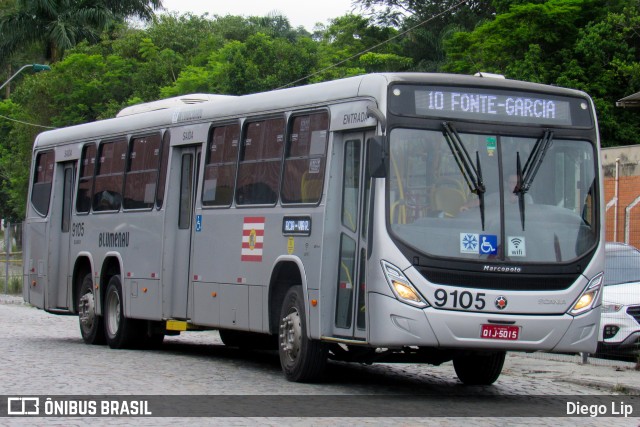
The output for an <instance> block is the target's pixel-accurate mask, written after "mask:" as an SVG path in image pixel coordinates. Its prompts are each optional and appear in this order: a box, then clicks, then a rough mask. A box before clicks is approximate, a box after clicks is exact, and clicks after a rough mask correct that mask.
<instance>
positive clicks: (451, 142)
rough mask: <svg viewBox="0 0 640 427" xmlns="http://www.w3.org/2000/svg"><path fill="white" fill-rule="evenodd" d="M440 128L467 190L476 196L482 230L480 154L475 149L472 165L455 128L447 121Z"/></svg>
mask: <svg viewBox="0 0 640 427" xmlns="http://www.w3.org/2000/svg"><path fill="white" fill-rule="evenodd" d="M442 128H443V129H444V132H443V135H444V139H445V140H446V141H447V145H448V146H449V150H451V154H453V158H454V159H455V161H456V164H457V165H458V169H460V173H462V176H463V177H464V180H465V181H466V183H467V186H468V187H469V190H470V191H471V192H472V193H474V194H476V195H477V196H478V199H479V206H480V220H481V222H482V229H483V230H484V193H485V191H486V188H485V186H484V181H483V180H482V168H481V167H480V155H479V154H478V152H477V151H476V164H475V166H474V164H473V161H472V160H471V156H469V152H468V151H467V149H466V148H465V147H464V144H463V143H462V140H461V139H460V135H459V134H458V131H456V128H455V127H453V125H452V124H451V123H449V122H442Z"/></svg>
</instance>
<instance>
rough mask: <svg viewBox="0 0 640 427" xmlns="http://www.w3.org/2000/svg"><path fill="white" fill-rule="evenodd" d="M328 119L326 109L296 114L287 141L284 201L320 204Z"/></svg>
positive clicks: (283, 183)
mask: <svg viewBox="0 0 640 427" xmlns="http://www.w3.org/2000/svg"><path fill="white" fill-rule="evenodd" d="M328 128H329V118H328V115H327V113H326V112H321V113H316V114H310V115H305V116H297V117H294V118H293V120H292V124H291V132H290V133H289V137H288V140H287V154H286V156H285V161H284V175H283V182H282V202H283V203H318V202H319V201H320V198H321V197H322V185H323V183H324V168H325V164H326V153H327V138H328V135H329V131H328Z"/></svg>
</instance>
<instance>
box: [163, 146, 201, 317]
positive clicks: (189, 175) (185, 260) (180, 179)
mask: <svg viewBox="0 0 640 427" xmlns="http://www.w3.org/2000/svg"><path fill="white" fill-rule="evenodd" d="M173 150H174V152H173V157H174V160H175V161H172V171H171V173H170V178H169V179H170V182H169V187H168V188H173V189H175V190H176V193H177V194H174V195H173V197H172V198H173V200H172V201H174V202H175V203H172V204H171V206H172V208H171V209H170V211H171V214H170V218H169V220H168V223H167V225H166V227H168V230H167V231H168V232H167V233H165V236H167V240H166V241H165V242H164V244H165V251H164V252H165V259H164V265H165V270H166V268H167V266H170V267H169V269H170V270H171V273H170V274H169V282H168V283H170V284H171V292H170V301H171V302H170V306H171V311H170V317H173V318H177V319H186V318H187V313H188V304H189V298H188V296H189V284H190V282H191V279H192V278H191V277H190V265H191V238H192V235H193V233H192V230H193V226H194V224H193V222H194V221H193V218H194V215H193V212H194V205H195V193H196V189H197V187H198V183H197V180H198V165H199V159H200V150H201V148H200V147H199V146H198V147H193V146H189V147H175V148H173ZM167 208H168V209H169V205H167ZM171 229H172V230H171ZM169 236H173V239H172V240H173V241H169V238H170V237H169Z"/></svg>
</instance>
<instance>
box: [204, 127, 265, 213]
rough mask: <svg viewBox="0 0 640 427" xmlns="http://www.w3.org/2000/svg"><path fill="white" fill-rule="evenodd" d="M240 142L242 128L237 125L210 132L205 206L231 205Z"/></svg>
mask: <svg viewBox="0 0 640 427" xmlns="http://www.w3.org/2000/svg"><path fill="white" fill-rule="evenodd" d="M239 140H240V126H239V125H237V124H234V125H229V126H221V127H217V128H215V129H213V130H212V131H211V132H210V136H209V144H208V146H207V163H206V165H205V168H204V185H203V187H202V204H203V205H205V206H229V205H231V201H232V200H233V184H234V180H235V178H236V160H237V157H238V143H239ZM252 148H253V147H252Z"/></svg>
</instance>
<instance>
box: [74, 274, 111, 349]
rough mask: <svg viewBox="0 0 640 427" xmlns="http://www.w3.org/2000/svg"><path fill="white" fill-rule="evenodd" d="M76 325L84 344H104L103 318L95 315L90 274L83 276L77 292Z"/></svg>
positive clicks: (94, 301)
mask: <svg viewBox="0 0 640 427" xmlns="http://www.w3.org/2000/svg"><path fill="white" fill-rule="evenodd" d="M78 324H79V325H80V334H81V335H82V340H83V341H84V342H85V344H93V345H100V344H104V343H105V336H104V325H103V318H102V316H98V315H97V314H96V296H95V289H94V287H93V280H92V278H91V273H89V274H87V275H85V276H84V279H82V284H81V285H80V292H78Z"/></svg>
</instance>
